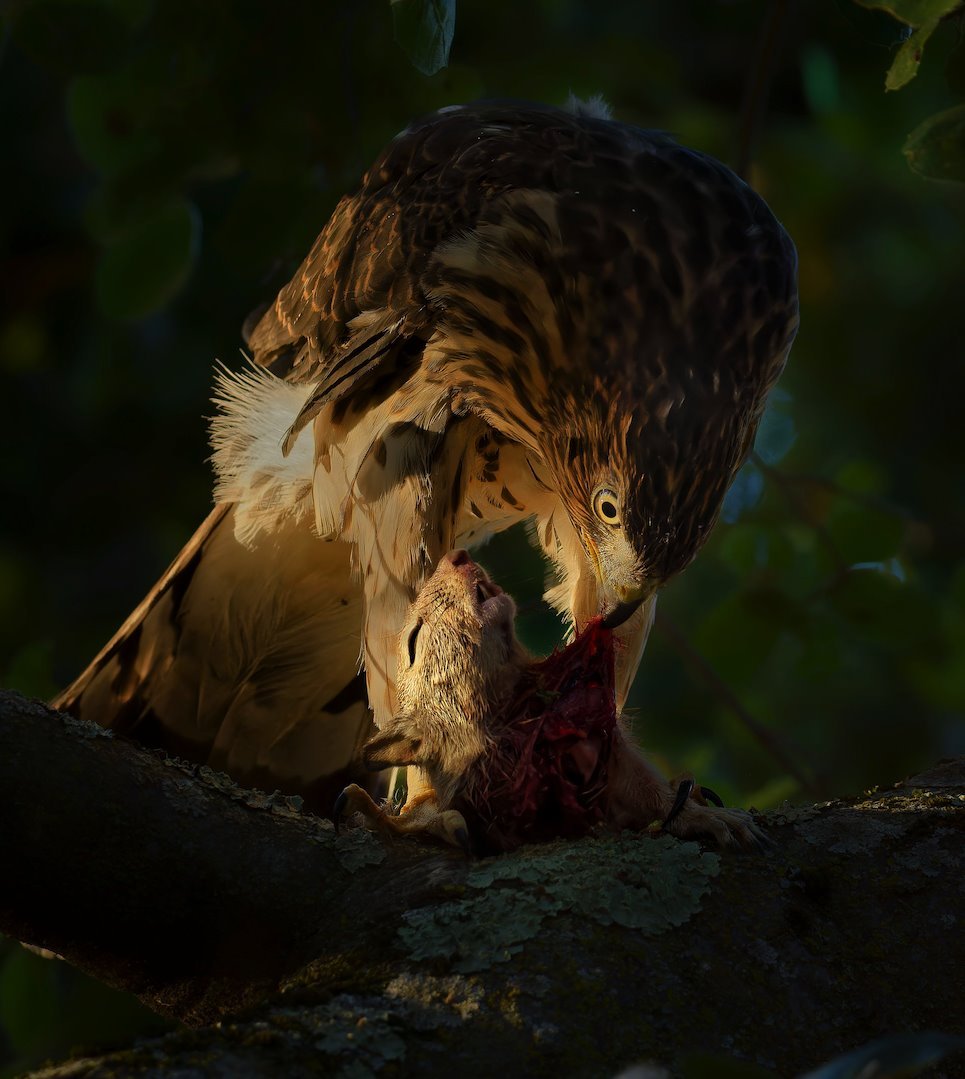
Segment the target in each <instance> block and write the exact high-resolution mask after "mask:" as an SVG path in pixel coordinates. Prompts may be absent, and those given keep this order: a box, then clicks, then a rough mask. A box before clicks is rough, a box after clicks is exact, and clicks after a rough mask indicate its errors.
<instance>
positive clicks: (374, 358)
mask: <svg viewBox="0 0 965 1079" xmlns="http://www.w3.org/2000/svg"><path fill="white" fill-rule="evenodd" d="M644 144H646V145H650V146H653V145H658V144H659V145H663V144H666V145H667V146H672V145H673V144H672V142H671V141H670V140H669V139H666V138H665V137H664V136H662V135H660V134H657V133H653V132H643V131H638V130H637V129H635V128H631V127H628V126H627V125H623V124H615V123H611V122H608V121H606V120H601V119H595V118H592V117H587V116H577V115H576V114H573V113H570V112H566V111H564V110H562V109H553V108H548V107H541V106H531V105H519V104H479V105H472V106H459V107H453V108H450V109H443V110H441V111H440V112H438V113H436V114H434V115H432V116H430V117H428V118H427V119H425V120H422V121H420V122H418V123H416V124H414V125H412V126H411V127H409V128H408V129H407V130H406V131H404V132H403V133H402V134H401V135H399V136H398V137H397V138H396V139H395V140H394V141H393V142H392V144H391V145H390V146H389V147H388V148H387V149H386V151H385V152H384V153H383V155H382V156H381V157H380V158H379V159H378V160H377V161H376V162H375V164H374V165H373V166H372V168H371V169H370V170H369V171H368V172H367V173H366V175H365V176H364V177H363V180H362V184H361V187H360V189H359V191H358V192H357V193H356V194H354V195H351V196H347V197H346V198H344V199H342V201H341V202H340V203H339V204H338V206H337V207H336V209H335V212H334V214H333V215H332V218H331V220H330V221H329V223H328V224H327V225H326V226H325V228H324V230H323V231H322V233H321V235H320V236H319V237H318V239H317V240H316V241H315V244H314V245H313V247H312V249H311V251H310V252H309V254H308V257H307V258H306V259H305V261H304V262H303V263H302V265H301V267H300V268H299V270H298V272H297V273H296V274H295V276H294V277H293V278H292V280H291V281H290V282H289V283H288V284H287V285H286V286H285V287H284V288H283V289H282V290H281V292H280V293H279V294H278V297H277V299H276V300H275V302H274V304H272V305H271V307H270V308H269V309H268V310H267V311H266V313H265V314H264V315H263V317H262V318H261V320H260V322H258V324H257V326H256V327H255V328H254V330H253V332H252V333H251V336H250V339H249V346H250V348H251V349H252V352H253V355H254V359H255V361H256V362H257V363H260V364H263V365H265V366H266V367H268V368H269V369H270V370H272V371H273V372H274V373H275V374H277V375H279V376H281V377H283V378H289V379H293V380H296V381H299V382H302V381H310V380H315V381H317V382H318V391H317V392H316V395H315V396H314V397H313V404H315V405H317V406H318V407H321V404H323V403H324V402H325V401H327V400H332V399H335V398H337V397H340V396H342V395H343V394H344V393H346V392H347V391H348V389H350V388H351V387H352V386H354V385H357V384H358V383H359V382H360V381H361V380H362V379H364V378H365V377H366V376H367V375H369V374H370V373H371V372H372V371H374V370H375V369H376V368H377V367H379V366H380V365H382V364H385V363H386V362H387V361H388V360H390V359H391V358H392V357H394V356H395V355H396V350H397V348H398V347H399V346H400V345H401V344H402V343H403V342H404V341H406V340H407V339H412V338H416V339H421V340H423V341H425V340H426V339H427V338H428V337H429V335H430V334H431V332H432V327H433V325H434V321H435V318H436V315H437V312H435V311H433V310H432V308H431V306H430V304H429V302H428V300H427V295H426V288H425V276H426V272H427V269H428V266H429V263H430V260H431V257H432V254H433V252H434V251H435V250H436V249H437V248H438V247H439V246H440V244H443V243H445V241H447V240H449V239H451V238H452V237H454V236H456V235H458V234H460V233H463V232H466V231H468V230H470V229H471V228H473V226H474V225H476V223H477V222H479V220H480V219H481V218H483V217H484V216H485V214H486V210H487V207H489V206H491V205H492V204H493V203H494V202H496V201H497V200H498V199H499V198H500V197H501V196H504V195H506V194H508V193H509V192H511V191H515V190H520V189H539V190H545V191H551V192H561V193H565V192H568V191H577V192H578V189H579V186H580V182H581V176H585V175H586V174H587V173H588V172H589V171H591V170H592V169H597V170H599V169H600V168H601V167H606V165H607V162H610V163H611V164H612V166H613V168H614V169H625V168H626V164H625V162H626V159H627V154H628V150H629V149H630V148H631V147H632V146H633V145H638V146H642V145H644ZM360 316H361V319H360Z"/></svg>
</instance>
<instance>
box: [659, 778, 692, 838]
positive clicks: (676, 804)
mask: <svg viewBox="0 0 965 1079" xmlns="http://www.w3.org/2000/svg"><path fill="white" fill-rule="evenodd" d="M694 786H695V784H694V781H693V780H692V779H682V780H681V781H680V786H679V787H678V788H677V796H676V798H674V800H673V805H672V806H671V807H670V812H669V813H668V814H667V816H666V819H665V820H664V822H663V827H664V829H667V828H669V827H670V825H671V824H672V823H673V820H674V818H675V817H676V816H677V815H678V814H679V813H680V811H681V809H683V807H684V806H685V805H686V804H687V799H688V798H689V797H690V795H691V793H692V792H693V789H694Z"/></svg>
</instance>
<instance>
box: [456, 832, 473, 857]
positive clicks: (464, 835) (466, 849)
mask: <svg viewBox="0 0 965 1079" xmlns="http://www.w3.org/2000/svg"><path fill="white" fill-rule="evenodd" d="M453 835H454V836H455V837H456V841H457V842H458V843H459V846H460V847H462V850H463V853H464V854H465V855H466V857H467V858H471V857H472V845H471V844H470V842H469V833H468V832H467V831H466V829H465V828H457V829H456V830H455V832H453Z"/></svg>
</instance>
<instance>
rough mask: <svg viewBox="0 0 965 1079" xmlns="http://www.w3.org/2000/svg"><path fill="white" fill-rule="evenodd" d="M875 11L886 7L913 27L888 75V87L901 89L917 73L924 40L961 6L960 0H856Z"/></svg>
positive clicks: (886, 9)
mask: <svg viewBox="0 0 965 1079" xmlns="http://www.w3.org/2000/svg"><path fill="white" fill-rule="evenodd" d="M856 2H857V3H858V4H860V5H861V6H862V7H864V8H869V9H870V10H872V11H886V12H887V13H888V14H889V15H891V16H892V17H893V18H895V19H897V20H898V21H899V22H903V23H905V25H906V26H910V27H912V28H913V29H914V31H915V32H914V33H913V34H912V35H911V36H910V37H908V38H907V40H906V41H905V42H904V43H903V44H902V46H901V48H900V49H899V50H898V52H897V54H896V56H895V59H894V61H893V63H892V65H891V67H890V68H889V69H888V74H887V75H886V76H885V89H886V90H900V89H901V88H902V86H906V85H907V84H908V83H909V82H911V80H912V79H913V78H914V77H915V76H916V75H917V74H918V65H919V64H920V63H921V54H922V51H923V49H924V48H925V42H926V41H927V40H928V39H929V38H930V37H931V35H932V33H933V32H934V30H935V27H936V26H938V24H939V22H941V20H942V19H943V18H945V16H946V15H950V14H951V13H952V12H953V11H956V10H957V9H958V8H959V7H961V0H856Z"/></svg>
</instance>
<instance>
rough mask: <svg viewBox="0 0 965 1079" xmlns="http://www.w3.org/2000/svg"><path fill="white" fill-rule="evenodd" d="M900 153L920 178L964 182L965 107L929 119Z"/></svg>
mask: <svg viewBox="0 0 965 1079" xmlns="http://www.w3.org/2000/svg"><path fill="white" fill-rule="evenodd" d="M902 153H903V154H904V155H905V157H906V158H907V159H908V164H909V165H910V166H911V168H912V170H913V171H914V172H917V173H918V174H919V175H920V176H926V177H928V178H929V179H930V180H958V181H959V182H965V105H956V106H955V107H954V108H952V109H946V110H945V111H944V112H939V113H936V114H935V115H934V116H929V118H928V119H927V120H926V121H925V122H924V123H923V124H919V125H918V127H916V128H915V130H914V131H912V133H911V134H910V135H909V136H908V138H907V139H906V140H905V145H904V147H903V149H902Z"/></svg>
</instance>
